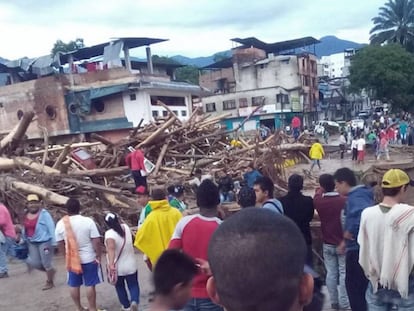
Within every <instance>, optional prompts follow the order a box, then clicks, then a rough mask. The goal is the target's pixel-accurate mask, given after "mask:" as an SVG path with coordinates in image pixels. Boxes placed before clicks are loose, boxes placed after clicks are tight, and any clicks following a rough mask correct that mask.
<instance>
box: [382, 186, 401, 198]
mask: <svg viewBox="0 0 414 311" xmlns="http://www.w3.org/2000/svg"><path fill="white" fill-rule="evenodd" d="M403 187H405V188H407V185H404V186H400V187H396V188H381V189H382V194H383V195H384V196H387V197H395V196H396V195H397V194H398V192H400V190H401V188H403Z"/></svg>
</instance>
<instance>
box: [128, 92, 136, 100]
mask: <svg viewBox="0 0 414 311" xmlns="http://www.w3.org/2000/svg"><path fill="white" fill-rule="evenodd" d="M129 100H137V94H135V93H131V94H129Z"/></svg>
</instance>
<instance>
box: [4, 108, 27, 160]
mask: <svg viewBox="0 0 414 311" xmlns="http://www.w3.org/2000/svg"><path fill="white" fill-rule="evenodd" d="M34 115H35V114H34V112H33V111H26V112H25V113H24V114H23V117H22V118H21V120H20V121H19V123H17V125H16V126H15V127H14V128H13V129H12V130H11V131H10V133H9V134H8V135H6V136H5V137H4V138H3V139H2V140H1V141H0V154H1V153H2V152H3V151H4V149H5V148H6V147H7V146H9V145H10V146H12V149H14V148H15V147H16V146H17V144H18V142H19V141H20V140H21V139H22V138H23V136H24V135H25V133H26V131H27V128H28V127H29V125H30V123H31V122H32V120H33V117H34Z"/></svg>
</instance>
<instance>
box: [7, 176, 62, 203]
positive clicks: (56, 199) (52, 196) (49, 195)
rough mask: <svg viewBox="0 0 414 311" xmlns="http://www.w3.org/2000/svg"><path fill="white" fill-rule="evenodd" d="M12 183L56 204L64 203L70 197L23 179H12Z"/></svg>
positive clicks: (13, 185)
mask: <svg viewBox="0 0 414 311" xmlns="http://www.w3.org/2000/svg"><path fill="white" fill-rule="evenodd" d="M10 185H11V186H12V187H13V188H15V189H17V190H20V191H23V192H24V193H26V194H29V193H33V194H37V195H38V196H40V197H42V198H43V199H44V200H45V201H47V202H51V203H53V204H56V205H64V204H66V202H67V200H68V199H69V198H68V197H66V196H63V195H60V194H57V193H54V192H52V191H50V190H48V189H45V188H44V187H39V186H36V185H31V184H27V183H24V182H21V181H17V180H12V181H11V183H10Z"/></svg>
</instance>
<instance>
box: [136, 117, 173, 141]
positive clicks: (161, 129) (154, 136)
mask: <svg viewBox="0 0 414 311" xmlns="http://www.w3.org/2000/svg"><path fill="white" fill-rule="evenodd" d="M175 121H176V120H175V118H170V119H169V120H168V121H167V122H165V123H164V124H163V125H162V126H161V127H160V128H159V129H158V130H156V131H155V132H154V133H152V134H151V136H149V137H148V138H147V139H145V140H144V141H143V142H141V143H139V144H138V145H137V146H136V147H135V148H141V147H142V146H147V145H149V144H150V143H151V142H153V141H154V140H155V139H156V138H157V137H158V136H160V135H161V134H162V133H164V131H165V130H166V129H167V128H169V127H170V126H171V125H173V124H174V122H175Z"/></svg>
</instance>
